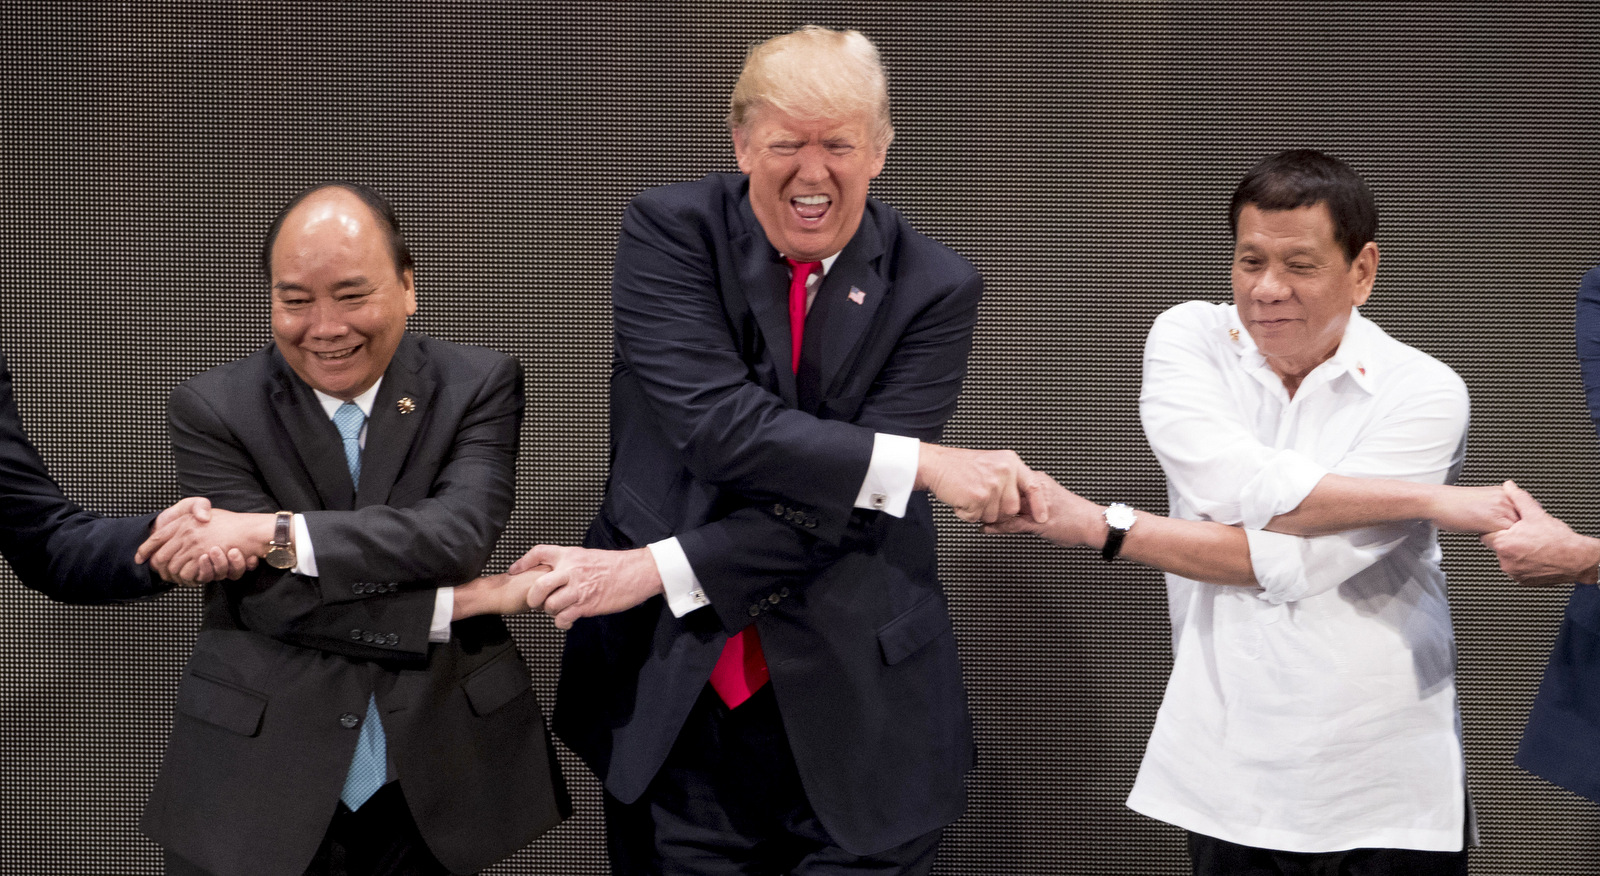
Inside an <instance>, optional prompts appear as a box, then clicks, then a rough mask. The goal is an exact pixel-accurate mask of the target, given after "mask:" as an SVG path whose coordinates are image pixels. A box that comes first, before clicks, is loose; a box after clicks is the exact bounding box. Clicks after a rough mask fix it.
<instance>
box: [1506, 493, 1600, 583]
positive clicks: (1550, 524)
mask: <svg viewBox="0 0 1600 876" xmlns="http://www.w3.org/2000/svg"><path fill="white" fill-rule="evenodd" d="M1504 488H1505V492H1506V495H1507V496H1508V497H1509V498H1510V499H1511V502H1512V504H1514V505H1515V506H1516V509H1517V512H1518V513H1519V514H1520V515H1521V517H1522V519H1520V520H1518V521H1517V522H1516V523H1513V524H1512V525H1511V526H1509V527H1507V528H1506V529H1503V530H1501V531H1499V532H1491V533H1489V534H1488V535H1485V536H1483V539H1482V540H1483V543H1484V544H1486V545H1488V546H1489V548H1490V549H1491V550H1493V551H1494V552H1495V556H1496V557H1497V558H1498V559H1499V560H1500V568H1501V570H1502V571H1504V572H1505V573H1506V574H1507V575H1510V576H1511V577H1512V579H1513V580H1515V581H1516V582H1517V583H1518V584H1527V585H1531V586H1544V585H1551V584H1573V583H1577V584H1594V583H1595V582H1596V578H1597V575H1600V572H1597V567H1600V539H1593V538H1588V537H1586V536H1582V535H1579V534H1577V533H1576V532H1573V531H1572V528H1571V527H1569V526H1567V525H1566V524H1565V523H1562V522H1561V521H1560V520H1557V519H1556V518H1554V517H1551V516H1550V513H1549V512H1547V511H1545V510H1544V508H1543V507H1541V506H1540V505H1539V503H1538V501H1537V500H1535V499H1534V498H1533V496H1531V495H1529V494H1528V491H1526V490H1524V489H1522V488H1521V487H1519V486H1517V485H1516V484H1514V483H1512V482H1511V481H1506V482H1505V487H1504Z"/></svg>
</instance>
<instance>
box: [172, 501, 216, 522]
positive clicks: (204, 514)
mask: <svg viewBox="0 0 1600 876" xmlns="http://www.w3.org/2000/svg"><path fill="white" fill-rule="evenodd" d="M183 502H188V503H189V513H190V514H191V515H192V516H193V517H194V519H196V520H198V521H200V522H201V523H210V522H211V500H210V499H207V498H206V497H205V496H190V497H189V498H187V499H184V500H183ZM183 502H179V503H178V504H180V505H181V504H183Z"/></svg>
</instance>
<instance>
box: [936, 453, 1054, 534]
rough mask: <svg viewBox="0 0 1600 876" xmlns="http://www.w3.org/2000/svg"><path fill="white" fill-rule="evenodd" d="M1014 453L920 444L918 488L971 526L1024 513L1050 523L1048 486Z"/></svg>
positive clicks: (1037, 521)
mask: <svg viewBox="0 0 1600 876" xmlns="http://www.w3.org/2000/svg"><path fill="white" fill-rule="evenodd" d="M1033 475H1034V472H1033V471H1032V470H1031V469H1029V468H1028V466H1027V465H1025V464H1024V463H1023V462H1022V459H1021V457H1019V456H1017V455H1016V454H1015V453H1013V452H1012V451H1010V450H968V449H966V448H962V447H945V446H943V445H940V444H928V443H927V442H924V443H923V444H922V448H921V452H920V453H919V454H918V455H917V481H916V486H915V489H918V490H927V491H928V492H930V493H932V494H933V495H934V497H935V498H937V499H938V500H939V501H941V502H944V503H945V504H946V505H949V506H950V508H951V509H952V510H954V511H955V513H956V516H957V517H959V518H961V519H962V520H965V521H967V522H968V523H994V522H996V521H998V520H1000V519H1001V518H1004V517H1015V516H1017V515H1019V514H1026V515H1027V517H1028V518H1029V519H1030V520H1032V521H1033V522H1035V523H1046V522H1049V520H1050V499H1049V494H1048V491H1047V490H1046V489H1045V481H1048V480H1049V479H1048V478H1046V479H1045V481H1040V480H1038V479H1036V478H1035V477H1034V476H1033Z"/></svg>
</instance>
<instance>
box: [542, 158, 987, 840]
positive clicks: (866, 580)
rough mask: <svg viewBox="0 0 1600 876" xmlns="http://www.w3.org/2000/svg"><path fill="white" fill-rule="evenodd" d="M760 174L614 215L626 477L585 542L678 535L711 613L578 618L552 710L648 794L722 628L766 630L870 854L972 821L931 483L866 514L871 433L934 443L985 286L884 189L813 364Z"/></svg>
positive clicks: (834, 795) (844, 262)
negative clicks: (895, 506) (791, 317)
mask: <svg viewBox="0 0 1600 876" xmlns="http://www.w3.org/2000/svg"><path fill="white" fill-rule="evenodd" d="M746 189H747V181H746V179H745V177H744V176H742V175H733V174H718V175H712V176H709V177H707V178H705V179H703V180H700V181H697V182H692V183H686V184H682V185H675V186H668V187H666V188H662V189H657V190H654V191H650V192H646V193H645V194H643V195H641V196H639V197H638V198H637V199H635V200H634V201H633V203H632V205H631V206H630V207H629V208H628V210H627V213H626V215H625V216H624V218H623V223H622V236H621V240H620V243H619V245H618V250H617V262H616V268H615V279H614V283H613V288H612V295H613V306H614V311H615V321H616V357H615V363H614V365H613V376H612V381H611V473H610V477H609V480H608V482H607V485H606V492H605V498H604V501H603V503H602V505H601V508H600V513H599V516H598V518H597V519H596V520H595V522H594V524H593V526H592V527H591V529H590V532H589V537H588V540H587V544H589V545H590V546H593V547H604V548H628V547H637V546H642V545H645V544H648V543H650V542H654V541H657V540H660V539H662V538H665V537H667V536H670V535H676V536H678V538H679V540H680V542H681V543H682V545H683V548H684V551H685V553H687V555H688V557H689V561H690V564H691V565H692V566H693V568H694V570H695V572H696V574H697V575H698V577H699V579H700V581H701V584H702V585H703V586H704V588H705V590H706V593H707V595H708V596H709V597H710V599H711V606H710V607H708V608H702V609H700V610H698V611H694V612H691V613H689V614H688V615H686V616H685V617H683V618H682V619H679V618H676V617H674V616H673V615H672V612H671V611H670V610H669V609H668V608H667V607H666V603H665V600H663V599H661V598H659V597H657V598H653V599H651V600H649V601H648V602H646V603H644V604H643V605H641V606H639V607H637V608H635V609H633V610H631V611H628V612H624V613H621V614H617V615H612V616H609V617H602V618H594V619H589V620H585V621H582V622H580V623H579V624H577V625H576V626H575V627H574V629H573V630H572V631H571V633H569V634H568V637H567V643H566V651H565V654H564V658H563V662H562V672H561V682H560V687H559V691H558V694H557V704H556V714H555V719H554V723H555V727H556V730H557V732H558V734H560V735H561V737H562V738H563V740H565V741H566V742H567V743H568V744H570V745H571V746H572V748H573V750H574V751H576V752H577V753H578V754H579V755H581V756H582V757H583V758H584V759H585V760H586V761H587V762H588V763H589V765H590V766H591V767H593V768H594V770H595V772H596V773H597V774H598V775H599V776H601V777H602V779H603V780H604V782H605V785H606V788H607V789H608V790H609V791H610V792H611V793H612V794H614V795H615V796H617V797H618V798H619V799H621V800H623V801H625V802H631V801H633V800H636V799H638V798H639V796H640V795H641V794H642V793H643V791H644V789H645V787H646V786H647V785H648V784H649V782H650V780H651V779H652V778H653V777H654V776H655V774H656V772H657V771H658V770H659V768H660V766H661V764H662V761H663V760H664V759H665V757H666V755H667V752H668V750H669V749H670V748H671V746H672V743H673V740H674V739H675V738H676V737H677V734H678V732H679V729H680V728H681V727H682V725H683V722H684V718H685V716H686V715H687V714H688V712H689V709H690V707H691V706H692V705H693V704H694V702H695V699H696V698H697V697H698V696H699V695H700V693H701V691H702V690H703V688H704V686H705V684H706V680H707V678H708V677H709V676H710V673H711V668H712V666H713V665H714V664H715V663H716V660H717V656H718V654H719V653H720V652H721V649H722V645H723V643H724V642H725V641H726V640H727V638H728V636H729V635H730V634H733V633H735V632H737V631H738V630H740V629H742V628H743V627H745V626H746V625H749V624H751V623H754V624H756V625H757V626H758V628H759V630H760V633H761V641H762V644H763V647H764V650H765V652H766V656H767V662H768V665H769V666H770V668H771V673H772V686H773V690H774V693H775V694H776V696H777V701H778V705H779V708H780V710H781V711H782V713H783V723H784V727H785V729H786V730H787V732H788V736H789V743H790V745H791V747H792V748H793V750H794V756H795V761H796V763H797V765H798V767H799V770H800V776H801V779H802V781H803V783H804V786H805V789H806V794H807V796H808V798H809V800H810V802H811V804H812V806H813V807H814V808H815V810H816V812H817V814H818V816H819V817H820V819H821V820H822V823H823V825H824V826H825V827H826V828H827V829H828V831H829V833H830V834H831V835H832V836H833V838H834V840H835V841H836V842H837V843H838V844H839V845H840V846H841V847H843V848H844V849H846V850H848V851H850V852H853V853H856V854H866V853H871V852H876V851H880V850H882V849H885V848H889V847H891V846H894V845H897V844H900V843H902V842H905V841H907V840H909V839H911V838H913V837H916V836H919V835H921V834H923V833H926V832H928V831H930V830H933V829H935V828H937V827H940V826H942V825H945V824H948V823H949V822H951V821H952V820H954V819H955V818H956V817H958V816H959V815H960V813H961V811H962V808H963V805H964V799H965V798H964V789H963V776H964V775H965V773H966V772H967V770H968V769H969V768H970V767H971V765H972V762H973V746H972V736H971V722H970V718H969V716H968V712H967V706H966V694H965V691H964V689H963V687H962V681H961V669H960V666H959V664H958V661H957V654H956V643H955V637H954V635H953V634H952V632H951V627H950V617H949V614H948V611H947V608H946V605H945V599H944V596H943V593H942V592H941V590H940V586H939V580H938V576H937V568H936V561H935V557H934V547H935V533H934V526H933V518H932V515H931V511H930V508H929V504H928V500H927V497H926V495H923V494H920V493H918V494H914V495H913V496H912V500H911V504H910V507H909V508H908V510H907V512H906V515H905V517H903V518H896V517H892V516H889V515H887V514H882V513H880V512H876V511H859V510H854V509H853V508H852V507H851V506H852V504H853V502H854V500H855V497H856V494H857V492H858V491H859V489H860V486H861V483H862V480H863V478H864V476H865V473H866V470H867V466H868V462H869V460H870V457H871V451H872V443H873V433H874V432H877V431H883V432H889V433H894V434H899V435H907V436H912V437H916V438H919V439H923V440H928V441H932V440H935V439H937V438H938V436H939V432H940V430H941V429H942V428H943V426H944V423H945V420H946V419H947V418H948V417H949V416H950V414H951V412H952V411H953V410H954V408H955V404H956V398H957V396H958V394H959V393H960V389H961V380H962V377H963V376H964V374H965V371H966V357H967V351H968V348H969V345H970V342H971V334H972V327H973V323H974V322H975V320H976V317H977V305H978V299H979V296H980V295H981V292H982V281H981V279H980V278H979V276H978V274H977V272H976V271H975V270H974V269H973V268H972V266H971V265H970V264H968V263H967V262H966V261H965V260H963V259H962V258H961V257H960V256H957V255H956V254H955V253H953V252H951V251H950V250H948V249H946V248H945V247H943V246H941V245H939V244H937V243H934V242H933V241H931V240H929V239H927V238H925V237H923V236H921V235H920V234H917V233H916V232H915V231H913V230H912V229H911V227H910V226H909V225H907V224H906V222H905V220H904V219H903V218H901V216H900V215H899V214H898V213H896V212H895V211H894V210H892V209H890V208H888V207H886V206H884V205H882V204H879V203H877V202H870V201H869V202H868V204H867V208H866V215H865V217H864V218H863V220H862V223H861V228H860V230H859V231H858V232H857V234H856V236H855V238H854V239H853V240H851V242H850V244H849V245H848V246H846V247H845V249H844V251H843V252H842V253H841V255H840V257H839V260H838V261H837V262H836V263H835V264H834V265H833V268H832V270H831V271H829V272H828V274H827V276H826V277H825V278H824V280H823V282H822V285H821V288H820V289H819V291H818V293H817V297H816V300H815V302H814V303H813V305H812V310H811V313H810V315H809V317H808V318H807V323H806V325H807V328H806V333H805V343H804V347H803V349H802V364H801V369H800V373H799V375H798V377H797V376H796V375H795V374H793V373H792V372H791V367H790V341H789V326H788V316H787V304H786V301H787V295H786V290H787V288H788V274H787V270H786V268H785V266H784V264H783V262H782V261H781V259H780V258H779V256H778V254H777V252H776V251H775V250H774V249H773V247H772V245H771V244H770V243H768V241H767V239H766V236H765V235H764V233H763V232H762V230H761V227H760V225H759V224H757V222H756V219H755V216H754V215H753V214H752V212H751V209H750V202H749V199H748V197H747V194H746ZM852 292H859V293H860V294H858V295H855V296H854V297H855V298H859V299H860V302H859V303H856V301H855V300H853V299H852V297H851V293H852Z"/></svg>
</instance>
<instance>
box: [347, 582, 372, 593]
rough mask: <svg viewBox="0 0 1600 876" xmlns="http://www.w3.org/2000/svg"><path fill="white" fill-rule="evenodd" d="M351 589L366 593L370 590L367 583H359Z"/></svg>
mask: <svg viewBox="0 0 1600 876" xmlns="http://www.w3.org/2000/svg"><path fill="white" fill-rule="evenodd" d="M350 589H351V590H354V591H355V592H357V593H366V592H367V591H368V588H367V585H366V584H357V585H355V586H354V587H351V588H350Z"/></svg>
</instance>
